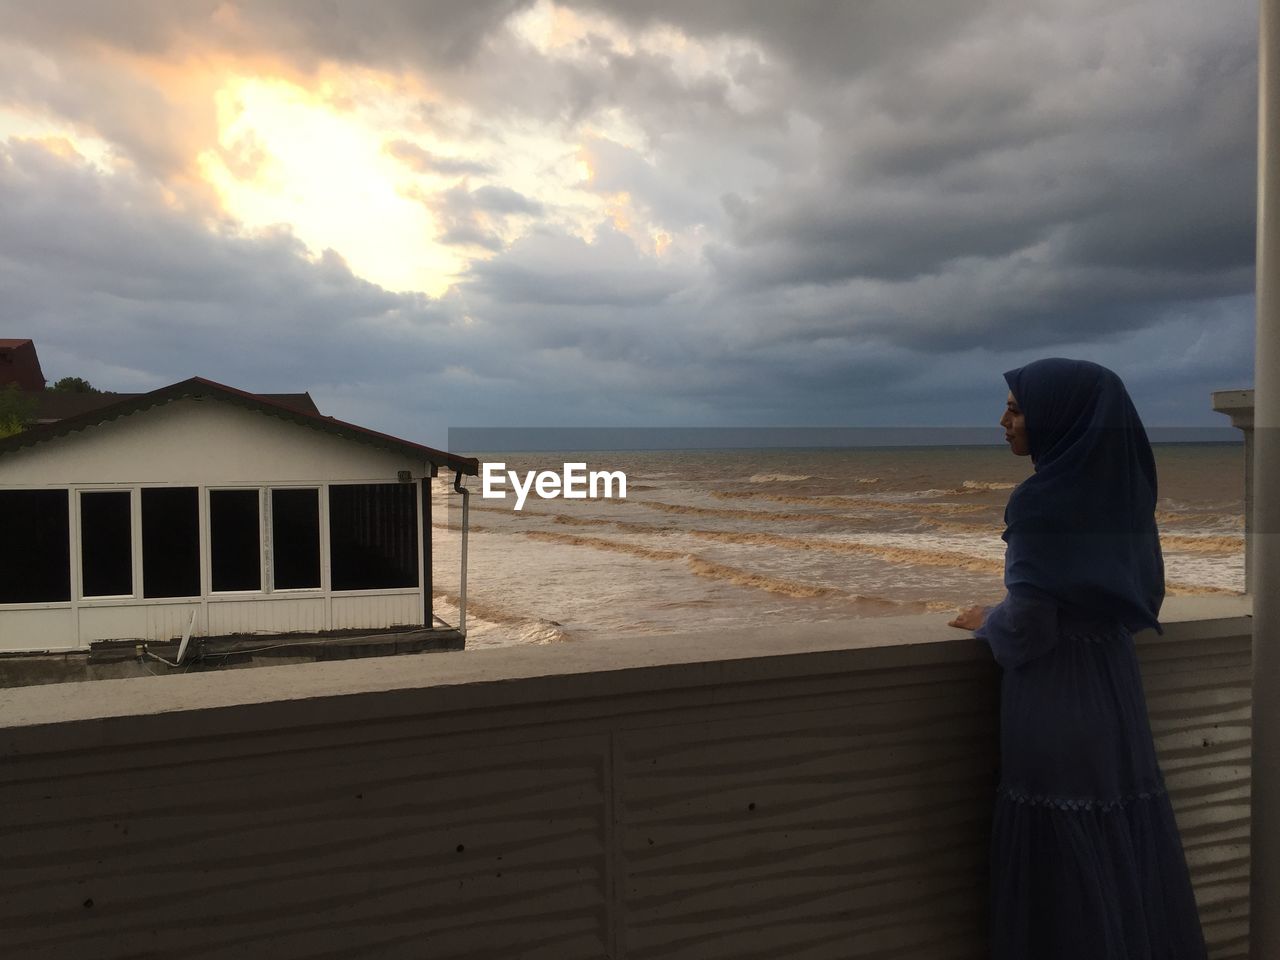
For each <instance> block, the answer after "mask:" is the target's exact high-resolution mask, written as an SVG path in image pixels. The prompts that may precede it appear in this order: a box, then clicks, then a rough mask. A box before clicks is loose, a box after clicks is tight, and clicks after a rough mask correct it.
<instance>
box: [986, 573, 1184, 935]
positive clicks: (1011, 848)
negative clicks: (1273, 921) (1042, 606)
mask: <svg viewBox="0 0 1280 960" xmlns="http://www.w3.org/2000/svg"><path fill="white" fill-rule="evenodd" d="M1036 616H1037V613H1036V609H1035V605H1032V606H1031V608H1028V607H1027V605H1026V604H1025V603H1024V604H1022V605H1021V606H1020V602H1019V601H1018V600H1017V599H1015V598H1010V597H1006V598H1005V601H1003V602H1002V603H1001V604H999V605H998V606H996V607H992V608H989V609H988V611H987V619H986V622H984V624H983V626H982V627H981V628H979V630H978V631H976V632H977V634H978V636H980V637H982V638H983V639H985V640H987V642H988V643H989V644H990V645H991V647H992V651H993V653H994V654H995V656H996V659H997V660H998V661H1000V663H1001V666H1002V667H1004V671H1003V678H1002V681H1001V700H1000V702H1001V719H1000V759H1001V771H1000V785H999V788H998V791H997V796H996V803H995V812H994V817H993V821H992V838H991V937H990V941H991V957H992V958H993V960H1204V958H1205V955H1206V954H1205V943H1204V937H1203V934H1202V932H1201V928H1200V921H1199V917H1198V914H1197V912H1196V903H1195V897H1194V894H1193V892H1192V887H1191V880H1190V876H1189V874H1188V871H1187V864H1186V859H1185V857H1184V855H1183V851H1182V845H1181V842H1180V839H1179V836H1178V827H1177V824H1176V823H1175V822H1174V818H1173V809H1172V807H1171V806H1170V803H1169V797H1168V795H1167V793H1166V792H1165V784H1164V778H1163V776H1162V775H1161V772H1160V767H1159V765H1158V763H1157V760H1156V752H1155V745H1154V743H1153V742H1152V737H1151V728H1150V725H1149V722H1148V719H1147V707H1146V698H1145V697H1144V695H1143V689H1142V678H1141V675H1140V673H1139V670H1138V661H1137V657H1136V654H1135V651H1134V642H1133V634H1132V633H1131V632H1130V630H1129V629H1128V628H1127V627H1126V626H1124V624H1123V623H1121V622H1120V621H1119V620H1097V619H1093V620H1088V619H1084V618H1081V617H1079V616H1072V617H1067V616H1064V614H1063V612H1062V611H1061V610H1058V611H1054V612H1052V614H1051V615H1050V616H1048V618H1047V619H1044V620H1043V624H1042V625H1043V626H1044V627H1046V628H1049V629H1051V630H1052V633H1051V634H1050V635H1047V636H1046V635H1045V634H1044V633H1041V634H1039V635H1036V632H1035V621H1036Z"/></svg>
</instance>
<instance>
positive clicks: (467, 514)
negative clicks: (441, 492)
mask: <svg viewBox="0 0 1280 960" xmlns="http://www.w3.org/2000/svg"><path fill="white" fill-rule="evenodd" d="M453 489H454V490H455V491H456V492H457V493H460V494H462V578H461V580H459V586H458V632H459V633H461V634H462V639H463V640H465V639H467V531H468V530H469V529H470V524H471V510H470V508H471V491H470V490H468V489H467V488H466V487H464V486H463V485H462V471H461V470H456V471H454V474H453Z"/></svg>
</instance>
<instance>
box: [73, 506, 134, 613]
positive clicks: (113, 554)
mask: <svg viewBox="0 0 1280 960" xmlns="http://www.w3.org/2000/svg"><path fill="white" fill-rule="evenodd" d="M131 499H132V494H131V493H130V492H129V491H128V490H110V491H102V492H98V491H85V492H83V493H81V494H80V578H81V583H80V595H81V596H83V597H127V596H130V595H131V594H132V593H133V530H132V515H133V510H132V507H131V504H130V500H131Z"/></svg>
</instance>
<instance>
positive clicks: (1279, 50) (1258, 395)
mask: <svg viewBox="0 0 1280 960" xmlns="http://www.w3.org/2000/svg"><path fill="white" fill-rule="evenodd" d="M1258 7H1259V11H1258V14H1259V15H1258V250H1257V262H1256V270H1257V294H1258V320H1257V352H1256V355H1255V361H1254V363H1255V367H1254V431H1253V433H1254V459H1253V496H1254V501H1253V517H1252V523H1253V531H1252V532H1253V537H1252V540H1253V543H1252V551H1253V573H1254V580H1255V583H1256V585H1257V589H1255V590H1254V593H1253V800H1252V808H1253V809H1252V830H1251V842H1250V848H1251V849H1250V857H1251V860H1250V883H1249V927H1250V931H1249V956H1250V957H1252V958H1253V960H1275V958H1277V957H1280V0H1259V3H1258Z"/></svg>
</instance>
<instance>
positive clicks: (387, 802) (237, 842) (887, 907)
mask: <svg viewBox="0 0 1280 960" xmlns="http://www.w3.org/2000/svg"><path fill="white" fill-rule="evenodd" d="M1247 610H1248V606H1247V604H1244V603H1241V602H1240V601H1238V600H1234V599H1223V598H1194V599H1192V598H1177V599H1175V600H1171V601H1169V603H1168V604H1167V605H1166V623H1167V624H1168V626H1167V629H1166V634H1165V636H1164V637H1156V636H1155V635H1154V634H1148V635H1144V636H1143V637H1141V638H1140V648H1141V656H1142V660H1143V667H1144V675H1145V677H1146V683H1147V690H1148V699H1149V703H1150V708H1151V715H1152V721H1153V725H1154V729H1155V731H1156V736H1157V741H1158V746H1159V749H1160V752H1161V756H1162V760H1163V764H1164V769H1165V772H1166V776H1167V779H1168V782H1169V785H1170V787H1171V789H1172V792H1173V795H1174V802H1175V806H1176V809H1177V812H1178V817H1179V822H1180V825H1181V828H1182V832H1183V837H1184V841H1185V844H1186V848H1187V852H1188V856H1189V859H1190V860H1191V863H1192V865H1193V872H1194V876H1195V882H1196V887H1197V894H1198V897H1199V899H1200V903H1201V908H1202V915H1203V919H1204V923H1205V929H1206V932H1207V934H1208V936H1209V938H1210V941H1211V943H1212V956H1214V957H1216V958H1228V957H1244V956H1245V952H1246V936H1247V933H1246V930H1247V926H1246V916H1245V911H1246V905H1247V873H1248V810H1249V807H1248V770H1249V715H1250V709H1249V698H1248V692H1249V619H1248V617H1247V615H1246V614H1247ZM997 690H998V671H997V668H995V667H994V665H993V664H992V663H991V661H990V657H989V654H988V653H987V652H986V651H985V649H984V647H983V645H982V644H981V643H979V642H978V641H975V640H973V639H971V638H963V637H962V635H961V634H960V633H959V632H958V631H955V630H951V629H949V628H947V627H946V626H944V625H943V618H942V617H939V616H937V615H929V616H920V617H908V618H895V619H892V620H865V621H853V622H847V623H832V624H822V625H816V626H815V625H805V626H804V627H803V628H797V629H796V630H795V631H794V632H792V633H787V632H779V631H777V630H774V631H752V632H744V633H740V634H735V635H718V636H716V635H708V634H705V633H704V634H690V635H687V636H679V637H662V638H634V637H632V638H626V640H625V641H621V640H620V641H617V642H599V643H590V644H563V645H556V646H549V647H536V648H511V649H499V650H491V651H483V652H481V651H477V652H470V653H462V654H454V655H450V656H433V657H417V658H403V657H399V658H389V659H385V660H362V661H355V662H345V663H329V664H314V665H302V666H293V667H281V668H265V669H259V670H248V671H239V672H236V673H228V674H218V675H203V676H178V677H171V678H166V679H163V680H159V679H157V680H150V679H141V680H110V681H98V682H96V683H93V684H66V685H61V686H55V687H43V688H30V689H24V690H16V691H0V756H2V757H3V758H4V762H3V763H0V850H2V851H3V859H2V860H0V871H2V872H0V883H2V886H3V889H0V929H3V930H4V931H5V935H4V936H5V952H6V953H7V954H8V955H11V956H15V957H18V956H20V957H24V958H39V957H84V958H94V960H99V958H114V957H143V956H155V957H168V956H182V957H224V956H246V957H259V956H270V957H273V958H287V957H362V958H363V957H397V958H398V957H405V958H409V957H412V958H421V957H431V958H473V960H480V958H486V960H489V958H517V957H518V958H547V960H570V958H578V957H582V958H599V957H611V958H615V960H617V958H623V957H626V958H633V960H640V958H645V960H656V958H664V960H666V958H671V960H674V958H689V960H695V958H696V960H715V958H735V960H748V958H761V960H763V958H769V960H775V958H783V957H785V958H788V960H819V958H837V957H839V958H849V957H884V958H888V957H895V958H903V957H911V958H933V957H938V958H952V957H955V958H961V957H964V958H978V957H982V956H984V935H985V934H984V927H985V890H986V843H987V827H988V822H989V817H990V811H991V804H992V800H993V787H994V785H995V770H996V762H997V756H996V734H997V728H998V718H997V704H998V694H997Z"/></svg>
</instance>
